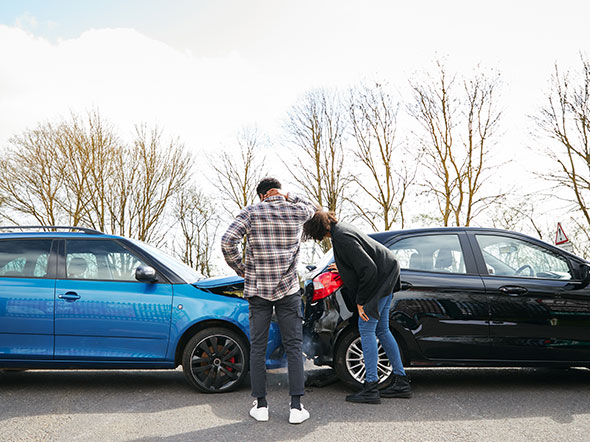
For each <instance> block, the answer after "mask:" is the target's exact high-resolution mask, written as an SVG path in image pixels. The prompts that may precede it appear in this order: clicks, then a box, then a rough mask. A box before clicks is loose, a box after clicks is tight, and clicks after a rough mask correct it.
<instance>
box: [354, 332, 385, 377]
mask: <svg viewBox="0 0 590 442" xmlns="http://www.w3.org/2000/svg"><path fill="white" fill-rule="evenodd" d="M377 355H378V356H377V375H378V376H379V383H381V382H384V381H385V380H386V379H388V377H389V375H391V372H392V370H393V369H392V368H391V364H390V363H389V359H387V354H385V349H384V348H383V347H382V346H381V343H380V342H379V340H378V339H377ZM346 369H347V370H348V372H349V373H350V376H352V378H354V380H356V381H357V382H360V383H361V384H362V383H363V382H364V381H365V374H366V368H365V360H364V357H363V347H362V344H361V338H360V336H359V337H358V338H356V339H355V340H354V341H352V343H351V344H350V345H349V346H348V348H347V349H346Z"/></svg>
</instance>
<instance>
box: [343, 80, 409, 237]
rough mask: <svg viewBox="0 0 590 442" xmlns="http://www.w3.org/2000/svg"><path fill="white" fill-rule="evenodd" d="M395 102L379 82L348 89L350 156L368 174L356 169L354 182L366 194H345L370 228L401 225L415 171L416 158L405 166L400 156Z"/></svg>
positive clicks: (405, 153) (401, 154)
mask: <svg viewBox="0 0 590 442" xmlns="http://www.w3.org/2000/svg"><path fill="white" fill-rule="evenodd" d="M398 108H399V106H398V105H397V103H394V100H393V98H392V97H391V95H390V94H389V93H388V92H387V91H386V90H385V87H384V85H383V84H381V83H375V84H374V85H373V86H368V85H366V84H363V85H360V86H358V87H357V88H354V89H351V91H350V99H349V114H350V122H351V126H352V132H353V136H354V139H355V141H356V146H355V148H354V150H353V154H354V157H355V158H356V159H357V160H358V161H359V162H360V164H362V165H363V166H364V169H365V172H366V173H367V174H368V179H366V175H365V174H360V173H357V174H355V175H354V176H353V178H352V179H353V180H354V182H355V183H356V184H357V186H358V187H359V188H360V190H361V192H362V194H363V195H365V196H367V197H368V200H369V201H370V203H372V204H370V203H369V204H367V198H360V199H358V198H356V197H353V198H349V200H350V202H351V204H352V205H353V207H354V208H355V211H356V213H357V214H358V216H360V217H362V218H363V219H364V220H365V221H367V222H368V223H369V225H370V226H371V227H372V229H373V230H379V225H378V223H379V222H382V223H383V224H382V226H383V229H384V230H391V228H392V226H393V225H394V223H396V222H398V221H399V222H400V224H401V227H402V228H403V227H404V224H405V216H404V203H405V201H406V197H407V195H408V190H409V189H410V186H411V185H412V183H413V181H414V179H415V177H416V172H417V164H418V162H419V158H413V166H411V167H410V166H409V165H408V164H407V163H406V162H405V161H404V157H405V156H406V155H407V154H408V152H406V151H404V149H402V148H401V147H400V146H399V144H398V142H397V140H396V129H397V112H398Z"/></svg>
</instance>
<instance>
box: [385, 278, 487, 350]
mask: <svg viewBox="0 0 590 442" xmlns="http://www.w3.org/2000/svg"><path fill="white" fill-rule="evenodd" d="M401 274H402V281H403V282H405V283H406V284H410V285H409V286H407V288H406V290H402V291H400V292H397V293H395V295H394V299H393V303H392V320H393V321H395V322H396V323H397V324H399V325H400V326H402V327H404V328H405V329H407V330H409V331H411V333H412V335H413V336H414V339H415V340H416V342H417V344H418V346H419V347H420V351H421V353H422V354H423V355H424V356H425V357H426V358H428V359H486V358H488V357H489V311H488V299H487V296H486V295H485V294H484V288H483V283H482V281H481V278H480V277H479V276H476V275H440V274H433V273H430V274H425V273H423V272H416V271H411V270H402V272H401Z"/></svg>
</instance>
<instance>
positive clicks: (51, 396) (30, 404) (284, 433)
mask: <svg viewBox="0 0 590 442" xmlns="http://www.w3.org/2000/svg"><path fill="white" fill-rule="evenodd" d="M408 372H409V373H410V374H411V378H412V385H413V388H414V392H415V393H414V398H412V399H410V400H407V399H383V400H382V401H383V402H382V404H381V405H356V404H350V403H347V402H345V401H344V396H345V395H346V394H347V393H348V392H349V390H348V389H347V388H346V386H345V385H344V384H342V383H340V382H337V383H334V384H331V385H328V386H326V387H324V388H308V389H306V396H305V398H304V404H305V406H306V408H308V409H309V410H311V412H312V419H311V420H310V421H308V422H306V423H305V424H303V425H300V426H289V425H288V424H286V421H287V417H288V405H287V404H288V400H289V398H288V389H287V375H286V373H285V372H284V371H280V372H276V371H274V372H269V374H268V385H269V395H268V397H269V403H270V406H271V421H270V422H268V423H266V424H260V423H257V422H255V421H253V420H252V419H250V418H249V417H248V416H247V410H248V408H249V406H250V398H249V389H248V386H245V387H243V388H242V389H240V390H239V391H236V392H232V393H226V394H219V395H207V394H201V393H197V392H195V391H194V390H192V389H191V388H190V387H189V385H188V384H187V382H186V381H185V379H184V375H183V373H182V372H181V371H179V370H176V371H72V372H67V371H27V372H22V373H11V372H8V373H2V374H0V412H1V413H0V422H1V421H4V420H7V419H10V418H13V417H21V416H37V415H45V414H49V413H50V414H56V413H67V414H75V413H90V414H92V413H96V414H119V413H140V414H149V413H157V412H162V411H171V410H172V411H173V410H176V409H181V408H183V407H194V406H195V405H208V406H209V407H210V408H211V410H212V412H213V413H214V415H215V416H217V417H219V418H220V422H221V421H227V420H230V421H232V423H229V424H221V425H217V426H213V427H210V428H207V429H203V430H199V431H194V432H190V433H183V434H177V435H174V436H170V437H169V438H166V437H164V438H162V437H158V438H157V439H158V440H210V439H218V440H219V438H220V435H224V434H225V435H227V436H228V439H231V438H233V439H236V437H237V438H238V439H240V440H250V439H252V440H266V439H275V440H284V439H297V438H300V437H304V436H305V435H306V434H308V433H310V432H313V431H314V430H315V429H316V428H318V427H319V426H322V425H326V424H328V423H330V422H351V423H355V422H358V423H361V422H369V423H370V422H400V421H405V422H428V421H453V420H457V421H459V420H460V421H466V420H474V421H476V420H480V419H486V420H490V419H505V418H528V417H548V418H551V419H553V420H554V421H555V422H559V423H568V422H571V421H572V420H573V417H574V416H575V415H580V414H590V401H588V400H587V398H588V393H589V392H590V370H587V369H561V370H560V369H533V368H523V369H480V368H466V369H410V370H408ZM312 373H315V374H317V373H320V370H313V371H312ZM48 404H52V405H51V406H50V407H48ZM236 419H239V422H235V421H236ZM222 439H223V437H222ZM139 440H151V439H150V438H144V439H139ZM154 440H156V439H155V438H154Z"/></svg>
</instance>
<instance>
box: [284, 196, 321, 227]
mask: <svg viewBox="0 0 590 442" xmlns="http://www.w3.org/2000/svg"><path fill="white" fill-rule="evenodd" d="M287 202H289V203H292V204H293V206H294V207H295V208H296V210H297V212H299V214H300V215H301V218H302V220H303V221H304V222H305V221H307V220H309V219H310V218H311V217H312V216H313V215H314V214H315V212H316V210H317V209H318V207H317V206H316V205H315V204H314V203H312V202H311V201H309V200H306V199H305V198H301V197H299V196H297V195H291V194H289V197H288V198H287Z"/></svg>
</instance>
